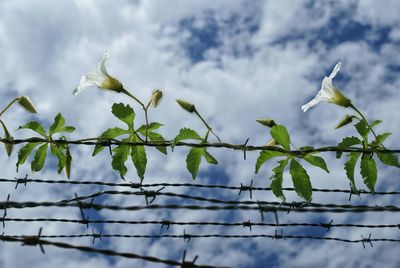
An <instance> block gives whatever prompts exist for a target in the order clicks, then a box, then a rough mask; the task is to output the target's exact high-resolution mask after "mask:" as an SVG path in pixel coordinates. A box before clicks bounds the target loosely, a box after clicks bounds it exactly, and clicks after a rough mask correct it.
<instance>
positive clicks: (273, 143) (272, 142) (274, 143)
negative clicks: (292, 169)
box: [267, 139, 279, 146]
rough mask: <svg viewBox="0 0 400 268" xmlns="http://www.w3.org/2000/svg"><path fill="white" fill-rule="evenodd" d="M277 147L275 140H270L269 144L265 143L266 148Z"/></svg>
mask: <svg viewBox="0 0 400 268" xmlns="http://www.w3.org/2000/svg"><path fill="white" fill-rule="evenodd" d="M276 145H279V144H278V143H277V142H276V140H274V139H270V140H269V142H268V143H267V146H276Z"/></svg>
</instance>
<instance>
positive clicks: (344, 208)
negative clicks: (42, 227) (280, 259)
mask: <svg viewBox="0 0 400 268" xmlns="http://www.w3.org/2000/svg"><path fill="white" fill-rule="evenodd" d="M326 205H328V206H327V207H316V208H305V207H302V206H293V207H282V206H269V205H259V206H249V205H236V206H235V205H226V206H199V205H179V204H168V205H147V206H117V205H102V204H95V203H87V202H80V203H79V204H75V203H65V202H33V201H29V202H15V201H6V202H0V207H3V208H4V209H8V208H15V209H24V208H37V207H79V208H81V209H94V210H103V209H107V210H115V211H120V210H127V211H138V210H155V209H188V210H210V211H220V210H258V211H263V212H278V211H285V212H306V213H307V212H313V213H323V212H331V213H346V212H349V213H362V212H400V207H397V206H364V205H360V206H352V205H335V204H326Z"/></svg>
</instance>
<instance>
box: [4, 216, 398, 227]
mask: <svg viewBox="0 0 400 268" xmlns="http://www.w3.org/2000/svg"><path fill="white" fill-rule="evenodd" d="M2 221H6V222H64V223H78V224H84V225H86V224H88V223H89V224H92V223H95V224H126V225H161V229H163V228H164V227H165V228H166V229H168V228H169V226H170V225H178V226H186V225H187V226H191V225H194V226H196V225H200V226H202V225H204V226H207V225H210V226H224V227H244V228H250V230H251V227H252V226H259V227H321V228H326V229H330V228H342V227H350V228H352V227H354V228H369V229H375V228H378V229H380V228H396V229H397V228H399V229H400V223H399V224H351V223H333V221H331V222H326V223H323V222H319V223H306V222H294V223H265V222H251V221H250V220H248V221H243V222H211V221H170V220H160V221H144V220H143V221H136V220H104V219H103V220H93V219H87V220H78V219H65V218H3V219H2Z"/></svg>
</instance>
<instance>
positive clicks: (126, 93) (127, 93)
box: [121, 88, 151, 142]
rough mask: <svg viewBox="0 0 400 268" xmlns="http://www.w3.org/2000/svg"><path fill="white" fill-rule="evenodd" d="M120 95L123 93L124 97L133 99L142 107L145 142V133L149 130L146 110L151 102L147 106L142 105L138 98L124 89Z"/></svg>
mask: <svg viewBox="0 0 400 268" xmlns="http://www.w3.org/2000/svg"><path fill="white" fill-rule="evenodd" d="M121 92H122V93H124V94H125V95H127V96H128V97H131V98H132V99H134V100H135V101H136V102H137V103H139V105H140V106H142V108H143V111H144V118H145V120H146V135H145V141H146V142H147V132H148V129H149V116H148V113H147V111H148V108H149V106H150V103H151V101H149V103H148V104H147V105H144V103H143V102H141V101H140V100H139V99H138V98H136V97H135V96H134V95H132V94H131V93H130V92H129V91H128V90H126V89H125V88H124V89H122V91H121Z"/></svg>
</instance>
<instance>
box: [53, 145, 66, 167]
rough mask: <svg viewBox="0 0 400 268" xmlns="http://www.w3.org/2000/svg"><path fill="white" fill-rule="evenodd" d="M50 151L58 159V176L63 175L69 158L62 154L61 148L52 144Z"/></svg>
mask: <svg viewBox="0 0 400 268" xmlns="http://www.w3.org/2000/svg"><path fill="white" fill-rule="evenodd" d="M50 151H51V153H52V154H53V155H54V156H56V157H57V158H58V170H57V172H58V174H60V173H61V171H62V170H63V169H64V167H65V164H66V163H67V156H66V155H64V153H63V152H62V149H61V148H59V147H58V146H57V145H55V144H52V145H50Z"/></svg>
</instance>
